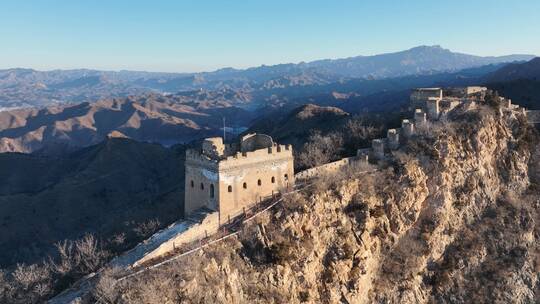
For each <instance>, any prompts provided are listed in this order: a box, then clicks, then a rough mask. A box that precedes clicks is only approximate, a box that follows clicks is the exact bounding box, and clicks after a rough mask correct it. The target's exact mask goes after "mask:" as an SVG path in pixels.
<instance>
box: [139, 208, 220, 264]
mask: <svg viewBox="0 0 540 304" xmlns="http://www.w3.org/2000/svg"><path fill="white" fill-rule="evenodd" d="M218 229H219V213H218V212H212V213H207V214H206V215H204V216H203V218H202V219H201V221H200V222H195V223H192V225H191V226H190V227H189V228H187V229H186V230H185V231H183V232H182V233H180V234H178V235H176V236H175V237H173V238H171V239H169V240H167V241H166V242H163V243H162V244H161V245H160V246H159V247H158V248H156V249H154V250H152V251H150V252H148V253H147V254H145V255H144V257H143V258H141V259H140V260H138V261H137V262H135V263H134V264H133V266H138V265H141V264H143V263H145V262H147V261H150V260H152V259H155V258H158V257H160V256H163V255H165V254H167V253H169V252H173V251H174V250H175V248H178V247H180V246H182V245H184V244H187V243H190V242H193V241H197V240H200V239H203V238H205V237H206V236H207V235H212V234H214V233H216V232H217V231H218Z"/></svg>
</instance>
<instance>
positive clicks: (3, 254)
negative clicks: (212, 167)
mask: <svg viewBox="0 0 540 304" xmlns="http://www.w3.org/2000/svg"><path fill="white" fill-rule="evenodd" d="M183 158H184V149H183V148H182V147H174V148H163V147H162V146H160V145H155V144H146V143H137V142H134V141H132V140H127V139H109V140H106V141H104V142H102V143H100V144H98V145H95V146H91V147H88V148H85V149H82V150H79V151H76V152H73V153H71V154H68V155H65V156H62V157H47V156H42V155H38V154H19V153H1V154H0V168H2V170H0V180H1V181H2V183H0V214H1V216H0V227H1V229H0V247H1V248H2V250H1V251H0V266H8V265H13V263H16V262H22V261H26V262H28V261H34V260H36V259H40V258H43V257H44V256H46V253H48V252H49V251H50V249H51V248H52V247H53V244H54V243H55V242H58V241H61V240H63V239H75V238H80V237H81V236H82V235H84V234H85V233H92V234H95V235H96V236H98V237H99V238H100V239H102V240H104V241H108V240H109V239H110V238H112V237H113V235H115V234H118V233H122V232H128V233H127V238H128V239H127V240H126V241H127V242H129V241H131V242H133V241H134V240H135V239H139V238H140V237H141V236H136V235H134V234H133V233H131V234H130V233H129V232H130V231H133V229H136V228H137V227H138V226H139V225H141V224H142V223H144V222H147V221H149V220H154V219H155V220H158V221H159V222H160V223H161V225H164V224H167V223H170V222H172V221H174V220H176V219H178V218H180V217H181V215H182V209H183V205H182V204H183V183H184V171H183V170H184V165H183ZM130 238H131V239H130Z"/></svg>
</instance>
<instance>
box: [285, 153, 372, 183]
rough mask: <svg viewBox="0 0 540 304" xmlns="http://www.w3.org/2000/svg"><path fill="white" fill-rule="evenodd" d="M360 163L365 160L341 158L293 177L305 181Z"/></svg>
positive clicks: (354, 157)
mask: <svg viewBox="0 0 540 304" xmlns="http://www.w3.org/2000/svg"><path fill="white" fill-rule="evenodd" d="M362 161H364V162H367V158H366V157H362V156H361V155H359V156H353V157H347V158H342V159H340V160H337V161H335V162H331V163H327V164H324V165H321V166H317V167H314V168H310V169H307V170H304V171H302V172H298V173H297V174H296V175H295V178H296V180H306V179H310V178H312V177H315V176H317V175H321V174H328V173H336V172H338V171H339V170H341V169H343V168H345V167H347V166H350V165H353V164H355V163H359V162H362Z"/></svg>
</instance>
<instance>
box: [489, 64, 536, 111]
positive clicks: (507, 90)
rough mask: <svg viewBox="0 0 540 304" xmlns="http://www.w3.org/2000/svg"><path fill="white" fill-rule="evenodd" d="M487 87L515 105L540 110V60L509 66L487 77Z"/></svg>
mask: <svg viewBox="0 0 540 304" xmlns="http://www.w3.org/2000/svg"><path fill="white" fill-rule="evenodd" d="M486 79H487V80H486V82H487V86H488V87H489V88H490V89H493V90H496V91H498V92H499V94H501V95H503V96H506V97H509V98H511V99H512V100H513V101H514V102H515V103H518V104H520V105H521V106H523V107H526V108H528V109H531V110H540V58H534V59H533V60H531V61H528V62H525V63H519V64H518V63H516V64H509V65H507V66H505V67H502V68H501V69H499V70H497V71H496V72H494V73H491V74H489V75H487V76H486Z"/></svg>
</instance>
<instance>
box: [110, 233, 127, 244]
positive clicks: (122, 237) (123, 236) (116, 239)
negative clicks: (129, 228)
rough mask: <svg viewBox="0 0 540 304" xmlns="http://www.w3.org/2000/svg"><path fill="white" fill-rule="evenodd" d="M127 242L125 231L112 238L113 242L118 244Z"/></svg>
mask: <svg viewBox="0 0 540 304" xmlns="http://www.w3.org/2000/svg"><path fill="white" fill-rule="evenodd" d="M125 242H126V234H125V233H124V232H122V233H119V234H116V235H114V236H113V237H112V238H111V243H112V244H114V245H116V246H121V245H123V244H124V243H125Z"/></svg>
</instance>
